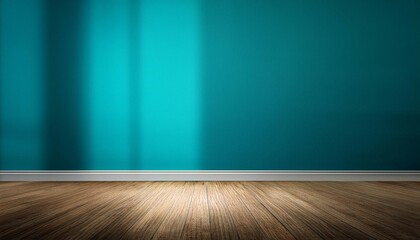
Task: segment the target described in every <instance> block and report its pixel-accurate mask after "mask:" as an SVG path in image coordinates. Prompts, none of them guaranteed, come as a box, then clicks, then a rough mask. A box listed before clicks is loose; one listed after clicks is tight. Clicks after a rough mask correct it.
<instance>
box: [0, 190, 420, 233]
mask: <svg viewBox="0 0 420 240" xmlns="http://www.w3.org/2000/svg"><path fill="white" fill-rule="evenodd" d="M419 226H420V184H419V183H418V182H2V183H0V239H287V240H292V239H420V228H419Z"/></svg>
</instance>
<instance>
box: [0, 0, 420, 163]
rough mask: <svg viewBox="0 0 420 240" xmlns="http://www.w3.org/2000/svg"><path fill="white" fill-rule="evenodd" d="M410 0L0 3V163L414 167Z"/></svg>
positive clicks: (415, 59)
mask: <svg viewBox="0 0 420 240" xmlns="http://www.w3.org/2000/svg"><path fill="white" fill-rule="evenodd" d="M419 93H420V2H419V1H417V0H402V1H397V0H339V1H333V0H293V1H292V0H277V1H274V0H258V1H257V0H178V1H171V0H72V1H64V0H0V119H1V121H0V169H3V170H79V169H95V170H124V169H126V170H131V169H148V170H152V169H154V170H181V169H183V170H197V169H202V170H208V169H224V170H229V169H238V170H241V169H255V170H260V169H267V170H281V169H290V170H299V169H310V170H322V169H324V170H420V94H419Z"/></svg>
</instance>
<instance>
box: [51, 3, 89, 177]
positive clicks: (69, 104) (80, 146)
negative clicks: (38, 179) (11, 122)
mask: <svg viewBox="0 0 420 240" xmlns="http://www.w3.org/2000/svg"><path fill="white" fill-rule="evenodd" d="M84 2H85V1H83V0H72V1H56V0H47V1H46V5H45V9H46V13H45V15H46V16H45V17H46V21H45V23H46V29H45V30H46V48H47V49H46V64H45V67H46V131H47V133H46V147H47V149H46V158H45V159H46V168H47V169H50V170H73V169H83V168H84V162H85V159H84V156H85V154H84V151H85V149H84V145H85V144H84V137H83V126H82V124H83V115H82V114H83V110H84V109H83V106H84V102H83V81H84V79H83V77H84V76H83V70H84V69H83V67H84V56H83V51H84V49H85V48H84V46H83V44H84V43H83V40H84V37H83V27H82V25H83V21H82V20H83V3H84Z"/></svg>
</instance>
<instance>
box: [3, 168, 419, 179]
mask: <svg viewBox="0 0 420 240" xmlns="http://www.w3.org/2000/svg"><path fill="white" fill-rule="evenodd" d="M0 181H420V171H283V170H279V171H271V170H267V171H233V170H229V171H0Z"/></svg>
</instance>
